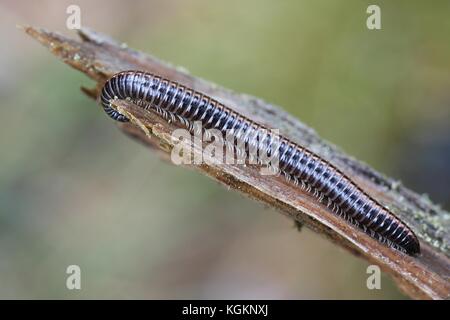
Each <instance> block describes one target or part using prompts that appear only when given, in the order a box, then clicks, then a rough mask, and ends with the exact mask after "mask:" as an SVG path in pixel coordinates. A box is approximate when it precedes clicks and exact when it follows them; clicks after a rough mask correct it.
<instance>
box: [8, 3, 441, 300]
mask: <svg viewBox="0 0 450 320" xmlns="http://www.w3.org/2000/svg"><path fill="white" fill-rule="evenodd" d="M70 4H78V5H79V6H80V7H81V23H82V25H84V26H89V27H92V28H94V29H96V30H98V31H102V32H105V33H108V34H110V35H111V36H113V37H115V38H118V39H120V40H121V41H124V42H126V43H127V44H128V45H129V46H130V47H134V48H137V49H140V50H143V51H147V52H150V53H152V54H155V55H156V56H158V57H160V58H161V59H164V60H167V61H170V62H173V63H175V64H177V65H181V66H184V67H186V68H187V69H188V70H189V71H190V72H192V73H193V74H194V75H197V76H201V77H204V78H207V79H209V80H211V81H214V82H216V83H219V84H221V85H223V86H226V87H229V88H231V89H233V90H236V91H240V92H246V93H250V94H253V95H256V96H259V97H261V98H263V99H265V100H268V101H270V102H273V103H275V104H278V105H281V106H283V108H285V109H286V110H288V111H289V112H290V113H292V114H294V115H295V116H297V117H299V118H300V119H301V120H302V121H304V122H305V123H307V124H308V125H310V126H311V127H313V128H315V129H316V130H317V131H318V132H319V134H320V135H321V136H322V137H324V138H325V139H327V140H329V141H331V142H333V143H335V144H337V145H338V146H340V147H342V148H343V149H344V150H345V151H346V152H348V153H349V154H352V155H354V156H355V157H356V158H358V159H361V160H363V161H365V162H367V163H369V164H370V165H372V166H373V167H375V168H376V169H378V170H379V171H381V172H384V173H386V174H388V175H391V176H393V177H395V178H398V179H402V181H404V182H405V184H406V185H408V186H409V187H411V188H413V189H415V190H416V191H418V192H422V193H424V192H426V193H428V194H429V195H430V197H431V198H432V199H433V200H434V201H436V202H438V203H441V204H442V205H444V206H445V207H447V208H448V207H449V203H450V202H449V201H450V199H449V198H450V197H449V189H450V188H449V181H450V174H449V169H448V163H449V160H450V128H449V123H450V108H449V103H450V92H449V88H450V73H449V69H450V58H449V57H450V41H449V31H450V20H449V19H448V14H449V12H450V2H449V1H433V3H432V4H431V3H430V2H427V1H406V0H405V1H376V2H374V1H333V0H326V1H325V0H320V1H312V0H311V1H296V0H292V1H256V0H255V1H211V0H209V1H181V0H179V1H127V2H125V1H123V2H122V1H106V0H105V1H95V2H94V1H55V0H53V1H12V0H11V1H5V0H2V1H1V2H0V26H1V28H0V34H1V38H2V41H1V44H0V46H1V51H0V52H1V53H0V64H1V68H0V97H1V99H0V108H1V109H0V110H1V118H2V125H1V126H0V150H1V151H0V152H1V157H0V161H1V162H0V298H236V299H238V298H268V299H271V298H273V299H284V298H293V299H302V298H340V299H347V298H348V299H350V298H363V299H365V298H367V299H379V298H387V299H398V298H405V296H403V295H402V294H401V293H400V292H399V291H398V289H397V288H396V287H395V285H394V284H393V283H392V281H391V280H390V279H389V278H388V277H386V276H383V279H382V289H381V290H372V291H370V290H368V289H367V288H366V278H367V274H366V268H367V263H366V262H364V261H362V260H359V259H357V258H355V257H353V256H351V255H350V254H349V253H347V252H345V251H343V250H342V249H339V248H337V247H336V246H334V245H333V244H331V243H330V242H328V241H327V240H325V239H323V238H322V237H321V236H319V235H317V234H315V233H312V232H311V231H309V230H307V229H303V230H302V231H301V232H300V233H299V232H297V231H296V229H295V228H294V227H293V222H292V221H290V220H289V219H287V218H285V217H283V216H281V215H280V214H278V213H277V212H275V211H274V210H271V209H267V208H264V207H263V206H262V205H260V204H258V203H255V202H253V201H251V200H249V199H246V198H244V197H242V196H240V195H239V194H237V193H236V192H231V191H227V190H226V189H225V188H222V187H221V186H219V185H218V184H216V183H215V182H213V181H211V180H210V179H208V178H206V177H203V176H201V175H199V174H197V173H195V172H190V171H188V170H185V169H182V168H178V167H174V166H171V165H168V164H166V163H163V162H161V161H160V160H159V159H158V157H157V156H155V155H153V154H151V153H150V152H149V151H148V150H147V149H145V148H143V147H142V146H141V145H139V144H137V143H135V142H133V141H131V140H129V139H128V138H127V137H125V136H124V135H123V134H122V133H120V132H119V130H117V128H116V127H115V126H114V124H113V123H112V121H111V120H110V119H109V118H108V117H107V116H106V115H105V114H104V113H103V111H101V109H100V108H99V107H98V106H97V105H96V104H95V102H94V101H92V100H90V99H88V98H87V97H86V96H84V95H83V94H82V93H81V92H80V91H79V89H78V88H79V87H80V86H81V85H84V86H89V85H92V82H91V81H90V80H89V79H87V78H86V77H85V76H84V75H82V74H80V73H78V72H77V71H74V70H71V69H70V68H69V67H67V66H65V65H64V64H63V63H61V62H60V61H57V60H56V59H55V58H54V57H53V56H51V55H50V53H49V52H48V51H47V50H46V49H44V48H42V47H41V46H40V45H39V44H38V43H36V42H35V41H34V40H32V39H30V38H29V37H27V36H26V35H25V34H24V33H23V32H22V31H21V30H18V29H16V24H30V25H35V26H42V27H46V28H48V29H52V30H59V31H61V32H62V33H65V34H70V35H73V36H74V33H73V32H71V31H69V30H67V29H66V19H67V14H66V8H67V6H68V5H70ZM369 4H378V5H379V6H380V7H381V14H382V30H379V31H370V30H368V29H367V28H366V18H367V17H368V15H367V14H366V8H367V6H368V5H369ZM130 155H132V156H130ZM424 168H431V169H430V170H428V171H427V174H424V173H423V170H424ZM71 264H77V265H79V266H80V267H81V272H82V289H81V290H80V291H76V290H75V291H69V290H67V289H66V286H65V281H66V277H67V275H66V273H65V270H66V268H67V266H68V265H71Z"/></svg>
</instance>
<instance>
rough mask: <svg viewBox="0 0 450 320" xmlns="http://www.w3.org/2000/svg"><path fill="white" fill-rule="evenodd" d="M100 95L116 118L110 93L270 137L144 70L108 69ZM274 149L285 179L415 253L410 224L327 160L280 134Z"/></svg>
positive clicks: (169, 113)
mask: <svg viewBox="0 0 450 320" xmlns="http://www.w3.org/2000/svg"><path fill="white" fill-rule="evenodd" d="M100 99H101V104H102V106H103V108H104V110H105V112H106V113H107V114H108V115H109V116H110V117H111V118H113V119H115V120H117V121H121V122H126V121H128V119H127V118H126V117H125V116H124V115H122V114H120V113H119V112H117V111H115V110H114V109H113V108H112V107H111V105H110V102H111V100H112V99H122V100H124V99H130V100H131V101H132V102H134V103H135V104H137V105H139V106H141V107H143V108H145V109H150V110H152V111H154V112H156V113H158V114H160V115H161V116H162V117H163V118H164V119H165V120H167V121H178V122H179V123H181V124H182V125H183V126H185V127H187V128H188V129H189V130H191V131H192V130H194V129H193V123H194V122H195V121H200V122H201V125H202V127H203V129H218V130H220V132H222V133H224V134H225V132H226V131H227V130H231V131H232V132H233V133H234V134H235V135H236V137H237V138H239V139H242V140H243V141H244V145H245V146H247V147H248V146H249V145H251V144H252V143H253V142H254V140H255V139H257V140H258V141H265V144H263V145H258V148H264V146H268V145H271V142H272V140H274V137H273V136H272V134H271V133H270V132H269V133H268V132H267V129H266V128H265V127H264V126H262V125H260V124H257V123H255V122H254V121H252V120H250V119H248V118H246V117H245V116H243V115H241V114H239V113H237V112H235V111H234V110H232V109H230V108H228V107H226V106H225V105H223V104H221V103H219V102H218V101H216V100H214V99H212V98H210V97H208V96H206V95H204V94H202V93H200V92H196V91H194V90H192V89H189V88H187V87H185V86H183V85H181V84H179V83H176V82H174V81H170V80H167V79H163V78H161V77H159V76H156V75H153V74H149V73H145V72H140V71H124V72H119V73H117V74H115V75H113V76H112V77H111V78H110V79H108V80H107V81H106V83H105V85H104V86H103V89H102V92H101V97H100ZM263 132H264V133H263ZM262 151H263V150H262ZM276 151H277V152H278V155H279V159H278V161H279V170H280V172H281V174H283V176H284V177H285V178H286V179H287V180H289V181H291V182H293V183H294V184H295V185H300V186H301V188H303V189H304V190H306V191H307V192H309V193H310V194H312V195H313V196H314V197H316V198H317V199H318V200H319V202H322V203H324V204H326V205H327V206H328V207H329V208H330V209H331V210H332V211H333V212H334V213H336V214H337V215H339V216H341V217H342V218H344V219H346V220H347V221H349V222H351V223H352V224H355V225H357V226H358V227H359V228H361V229H362V230H363V231H364V232H366V233H367V234H369V235H370V236H371V237H373V238H375V239H377V240H378V241H380V242H381V243H384V244H387V245H388V246H390V247H393V248H395V249H397V250H400V251H402V252H406V253H407V254H409V255H415V254H418V253H420V245H419V241H418V239H417V237H416V236H415V234H414V233H413V232H412V231H411V229H410V228H409V227H408V226H407V225H406V224H404V223H403V222H402V221H400V219H398V218H397V217H396V216H395V215H394V214H393V213H392V212H390V211H389V209H387V208H385V207H384V206H382V205H381V204H380V203H379V202H377V201H376V200H375V199H374V198H372V197H371V196H369V195H368V194H367V193H366V192H364V191H363V190H362V189H361V188H360V187H358V186H357V185H356V184H355V183H354V182H353V181H352V180H351V179H350V178H349V177H348V176H347V175H345V174H344V173H343V172H342V171H340V170H339V169H338V168H336V167H335V166H334V165H332V164H331V163H330V162H328V161H326V160H325V159H323V158H321V157H320V156H319V155H317V154H315V153H313V152H312V151H310V150H308V149H306V148H304V147H301V146H299V145H297V144H295V143H293V142H292V141H290V140H289V139H287V138H285V137H279V142H278V144H277V150H276Z"/></svg>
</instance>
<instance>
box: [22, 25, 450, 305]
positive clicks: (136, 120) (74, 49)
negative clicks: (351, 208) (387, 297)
mask: <svg viewBox="0 0 450 320" xmlns="http://www.w3.org/2000/svg"><path fill="white" fill-rule="evenodd" d="M24 30H25V32H26V33H28V34H29V35H31V36H32V37H33V38H35V39H36V40H38V41H39V42H40V43H42V44H43V45H44V46H46V47H47V48H48V49H49V50H50V51H51V52H52V53H53V54H54V55H56V56H57V57H59V58H60V59H62V60H63V61H64V62H65V63H67V64H69V65H70V66H72V67H74V68H75V69H78V70H80V71H81V72H83V73H85V74H86V75H88V76H89V77H90V78H92V79H93V80H95V81H96V83H97V86H96V88H94V89H86V88H82V89H83V91H84V92H85V93H86V94H88V95H89V96H91V97H92V98H96V97H97V95H98V93H99V90H100V89H101V87H102V85H103V83H104V82H105V81H106V79H108V78H109V77H110V76H111V75H113V74H114V73H116V72H119V71H123V70H142V71H148V72H152V73H156V74H158V75H161V76H163V77H165V78H168V79H171V80H174V81H177V82H180V83H182V84H184V85H186V86H188V87H191V88H193V89H195V90H198V91H200V92H203V93H205V94H208V95H210V96H213V97H214V98H216V99H217V100H219V101H220V102H222V103H224V104H225V105H227V106H229V107H230V108H232V109H234V110H236V111H238V112H240V113H242V114H244V115H246V116H247V117H248V118H250V119H252V120H254V121H256V122H259V123H262V124H263V125H265V126H267V127H271V128H278V129H280V131H281V133H282V134H283V135H285V136H287V137H288V138H290V139H291V140H292V141H294V142H296V143H298V144H300V145H302V146H305V147H307V148H309V149H311V150H313V151H314V152H316V153H318V154H319V155H320V156H322V157H323V158H325V159H327V160H328V161H330V162H331V163H333V164H334V165H335V166H337V167H338V168H340V169H341V170H342V171H344V172H345V173H346V174H347V175H348V176H349V177H350V178H352V179H353V180H354V181H355V182H356V183H357V184H358V185H359V186H361V187H362V188H363V189H364V190H365V191H367V193H369V194H370V195H372V196H373V197H374V198H376V199H377V200H379V201H380V202H381V203H383V204H384V205H387V206H388V207H389V208H391V210H392V211H393V212H394V213H395V214H396V215H397V216H398V217H399V218H401V219H402V220H403V221H405V222H406V223H407V224H408V225H409V226H411V228H412V229H413V230H414V232H415V233H416V234H417V235H418V236H419V238H420V244H421V248H422V253H421V255H420V256H418V257H410V256H407V255H404V254H402V253H399V252H398V251H396V250H392V249H390V248H388V247H386V246H384V245H381V244H379V243H378V242H377V241H375V240H373V239H371V238H370V237H369V236H367V235H366V234H365V233H363V232H362V231H360V230H359V229H357V228H355V227H353V226H351V225H349V224H348V223H346V222H345V221H343V220H342V219H340V218H338V217H336V216H335V215H334V214H332V213H331V212H330V211H329V210H328V209H327V208H326V207H325V206H323V205H321V204H319V203H317V201H316V200H315V199H314V198H313V197H311V196H310V195H309V194H306V193H304V192H303V191H302V190H300V188H296V187H295V186H293V185H291V184H289V183H287V182H286V181H285V180H284V179H283V178H281V177H273V176H262V175H260V174H259V171H258V170H257V169H256V168H252V167H250V166H247V167H242V166H232V165H221V166H214V165H206V164H202V165H198V166H195V167H194V168H195V169H196V170H198V171H199V172H201V173H203V174H206V175H208V176H210V177H211V178H213V179H215V180H217V181H220V182H221V183H223V184H224V185H226V186H229V187H231V188H233V189H236V190H239V191H240V192H242V193H243V194H245V195H247V196H249V197H251V198H253V199H257V200H259V201H262V202H263V203H265V204H267V205H269V206H272V207H274V208H277V209H279V210H280V211H281V212H282V213H284V214H286V215H288V216H289V217H292V218H293V219H295V220H296V221H298V222H301V223H303V224H305V225H306V226H308V227H310V228H311V229H313V230H315V231H316V232H318V233H320V234H324V235H326V236H327V237H328V238H329V239H331V240H333V241H334V243H336V244H337V245H339V246H341V247H344V248H346V249H348V250H349V251H350V252H352V253H354V254H356V255H358V256H360V257H362V258H364V259H366V260H367V261H369V262H370V263H372V264H376V265H378V266H380V268H381V269H382V270H384V271H385V272H386V273H388V274H390V275H391V276H392V277H393V278H394V280H395V281H396V283H397V284H398V286H399V287H400V288H401V289H402V290H403V291H404V292H405V293H406V294H407V295H409V296H410V297H412V298H417V299H422V298H424V299H427V298H428V299H447V298H449V297H450V283H449V276H450V259H449V256H450V249H449V244H450V234H449V223H450V214H449V213H448V212H446V211H444V210H442V209H441V208H439V207H438V206H436V205H434V204H433V203H431V201H430V200H429V199H428V198H427V197H425V196H422V195H418V194H416V193H414V192H412V191H410V190H408V189H407V188H405V187H404V186H403V185H402V184H401V183H400V182H398V181H396V180H393V179H391V178H388V177H385V176H384V175H382V174H380V173H378V172H376V171H375V170H373V169H372V168H370V167H368V166H367V165H365V164H363V163H361V162H359V161H357V160H355V159H353V158H352V157H350V156H348V155H346V154H345V153H343V152H342V151H341V150H339V149H338V148H337V147H335V146H334V145H332V144H330V143H329V142H326V141H324V140H323V139H321V138H320V137H319V136H318V135H317V134H316V133H315V132H314V130H312V129H310V128H308V127H307V126H305V125H304V124H303V123H301V122H300V121H299V120H298V119H296V118H294V117H292V116H290V115H289V114H287V113H286V112H284V111H282V110H281V109H280V108H279V107H277V106H274V105H271V104H269V103H267V102H265V101H262V100H260V99H257V98H254V97H251V96H248V95H245V94H240V93H235V92H231V91H230V90H227V89H224V88H222V87H220V86H218V85H216V84H213V83H210V82H207V81H205V80H202V79H199V78H197V77H194V76H192V75H190V74H188V73H187V72H186V71H185V69H183V68H177V67H175V66H172V65H169V64H168V63H165V62H162V61H160V60H158V59H156V58H154V57H153V56H151V55H148V54H144V53H141V52H138V51H135V50H131V49H129V48H127V46H125V45H121V44H120V43H118V42H116V41H114V40H113V39H111V38H109V37H107V36H105V35H103V34H99V33H96V32H94V31H92V30H88V29H83V30H80V31H79V32H78V35H79V36H80V40H75V39H70V38H68V37H65V36H62V35H60V34H57V33H53V32H49V31H46V30H43V29H37V28H32V27H25V28H24ZM80 107H81V106H80ZM115 108H117V109H119V110H120V112H122V113H126V114H128V116H129V117H131V118H133V121H131V122H130V123H125V124H118V123H117V125H118V126H119V128H120V129H121V130H122V131H123V132H124V133H126V134H127V135H129V136H131V137H132V138H134V139H137V140H139V141H141V142H143V143H145V145H147V146H149V147H151V149H152V151H155V152H158V153H159V154H160V155H161V156H162V158H163V159H165V160H169V155H170V151H171V149H172V147H173V141H172V140H171V135H170V133H171V131H172V130H173V129H174V127H173V125H171V124H168V123H167V122H165V121H162V119H160V118H159V117H158V116H157V115H155V114H153V113H151V112H147V111H143V110H142V109H141V108H139V107H137V106H135V105H133V104H131V103H128V102H124V101H117V102H116V103H115ZM99 116H105V115H104V114H103V111H101V109H99ZM113 123H114V122H113V121H111V124H113ZM196 152H200V151H199V150H196Z"/></svg>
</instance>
